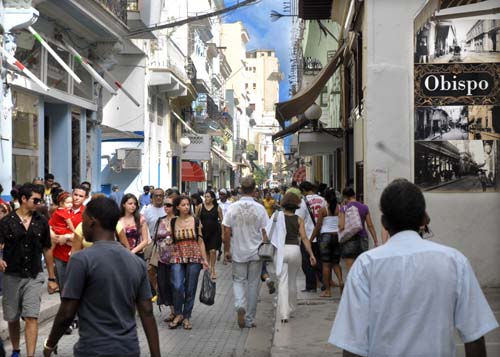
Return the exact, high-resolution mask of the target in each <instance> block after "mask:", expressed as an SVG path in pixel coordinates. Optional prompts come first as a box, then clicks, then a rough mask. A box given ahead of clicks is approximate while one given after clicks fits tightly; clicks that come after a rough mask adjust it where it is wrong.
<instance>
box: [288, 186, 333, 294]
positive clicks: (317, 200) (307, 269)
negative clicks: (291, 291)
mask: <svg viewBox="0 0 500 357" xmlns="http://www.w3.org/2000/svg"><path fill="white" fill-rule="evenodd" d="M314 189H315V186H314V185H313V184H312V183H310V182H308V181H304V182H302V183H301V184H300V190H301V192H302V194H303V197H302V201H301V202H300V208H299V209H298V210H297V211H296V212H295V214H296V215H297V216H299V217H302V219H303V220H304V226H305V229H306V234H307V237H308V238H309V239H310V240H311V248H312V250H313V252H314V256H315V258H316V261H317V265H316V267H313V266H311V263H310V261H309V253H307V251H306V250H305V248H304V247H303V245H302V244H301V245H300V252H301V253H302V271H303V272H304V275H305V276H306V288H305V290H302V291H307V292H315V291H316V283H317V280H319V281H321V275H322V274H321V270H322V267H321V261H320V254H319V246H318V242H317V239H316V237H311V234H312V232H313V230H314V226H315V225H316V220H317V219H318V212H319V210H320V209H321V208H324V207H326V201H325V199H324V198H323V197H321V196H320V195H317V194H316V193H314ZM306 201H307V203H306ZM308 206H309V208H308ZM311 214H312V216H314V220H313V218H312V217H311Z"/></svg>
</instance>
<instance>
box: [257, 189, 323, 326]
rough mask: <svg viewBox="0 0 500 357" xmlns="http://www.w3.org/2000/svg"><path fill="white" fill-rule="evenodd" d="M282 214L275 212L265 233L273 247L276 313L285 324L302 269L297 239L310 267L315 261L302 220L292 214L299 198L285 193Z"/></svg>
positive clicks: (289, 315) (295, 294)
mask: <svg viewBox="0 0 500 357" xmlns="http://www.w3.org/2000/svg"><path fill="white" fill-rule="evenodd" d="M281 207H282V208H283V209H284V212H283V211H276V212H275V213H274V215H273V217H272V219H271V220H270V222H269V223H268V224H267V227H266V232H267V234H268V235H269V239H270V240H271V243H272V244H273V245H274V246H275V247H276V254H275V259H274V261H275V265H276V275H277V276H278V278H279V285H278V314H279V316H280V318H281V322H282V323H286V322H288V319H289V318H290V317H291V316H292V313H293V312H294V311H295V309H296V308H297V274H298V272H299V269H300V266H301V260H302V255H301V253H300V248H299V239H300V241H301V242H302V244H303V245H304V249H305V250H306V251H307V253H308V254H309V261H310V264H311V266H315V265H316V258H315V257H314V253H313V251H312V248H311V242H310V241H309V239H308V238H307V235H306V231H305V228H304V220H303V219H302V218H301V217H299V216H297V215H296V214H295V210H297V209H298V208H299V207H300V198H299V197H298V196H297V195H295V194H293V193H287V194H285V196H283V199H282V200H281Z"/></svg>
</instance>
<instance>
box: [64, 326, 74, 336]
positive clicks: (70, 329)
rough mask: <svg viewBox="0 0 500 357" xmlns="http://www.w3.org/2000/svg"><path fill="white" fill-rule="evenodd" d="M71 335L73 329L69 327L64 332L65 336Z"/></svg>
mask: <svg viewBox="0 0 500 357" xmlns="http://www.w3.org/2000/svg"><path fill="white" fill-rule="evenodd" d="M72 333H73V327H72V326H71V325H70V326H69V327H68V328H67V329H66V331H64V334H65V335H71V334H72Z"/></svg>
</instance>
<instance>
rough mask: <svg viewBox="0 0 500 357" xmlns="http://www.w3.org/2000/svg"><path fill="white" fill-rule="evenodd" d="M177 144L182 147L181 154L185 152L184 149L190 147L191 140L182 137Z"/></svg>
mask: <svg viewBox="0 0 500 357" xmlns="http://www.w3.org/2000/svg"><path fill="white" fill-rule="evenodd" d="M179 144H180V146H181V147H182V152H186V148H187V147H188V146H189V145H191V139H189V138H188V137H187V136H183V137H182V138H180V140H179Z"/></svg>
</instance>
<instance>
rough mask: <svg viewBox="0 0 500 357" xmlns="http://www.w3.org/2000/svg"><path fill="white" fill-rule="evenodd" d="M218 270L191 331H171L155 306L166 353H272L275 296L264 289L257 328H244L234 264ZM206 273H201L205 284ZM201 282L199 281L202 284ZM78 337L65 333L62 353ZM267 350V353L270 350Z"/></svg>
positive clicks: (42, 333) (41, 336)
mask: <svg viewBox="0 0 500 357" xmlns="http://www.w3.org/2000/svg"><path fill="white" fill-rule="evenodd" d="M216 270H217V276H218V278H217V295H216V298H215V304H214V305H212V306H207V305H203V304H201V303H200V302H199V299H198V296H199V293H200V289H199V286H198V290H197V293H196V295H197V297H196V300H195V305H194V310H193V316H192V319H191V323H192V324H193V329H192V330H191V331H187V330H184V329H182V328H180V327H179V328H177V329H176V330H170V329H168V327H167V323H166V322H164V321H163V319H165V318H166V316H167V314H168V312H167V309H166V308H164V307H162V311H161V312H160V310H159V309H158V307H157V306H155V308H154V311H155V318H156V322H157V325H158V333H159V337H160V348H161V354H162V356H186V357H187V356H200V357H205V356H214V357H218V356H221V357H226V356H227V357H239V356H263V357H264V356H268V355H269V354H268V351H270V349H271V338H272V323H273V321H274V315H273V314H272V311H273V307H272V298H273V297H274V295H269V293H268V291H267V289H266V288H265V287H263V288H262V289H261V297H260V302H259V305H258V306H257V322H256V323H257V328H253V329H248V328H245V329H240V328H239V327H238V325H237V323H236V312H235V310H234V305H233V290H232V281H231V265H223V264H222V263H218V264H217V266H216ZM201 277H202V273H201V274H200V283H201ZM198 285H199V284H198ZM52 322H53V319H51V320H49V321H48V322H46V323H44V324H43V325H42V326H41V327H40V328H39V332H38V341H37V347H36V351H37V356H40V355H41V352H42V350H43V342H44V340H45V338H46V337H47V336H48V335H49V333H50V329H51V328H52ZM137 331H138V334H139V342H140V346H141V356H148V355H149V349H148V344H147V340H146V337H145V335H144V330H143V329H142V325H141V322H140V320H139V318H138V319H137ZM77 340H78V330H75V331H73V334H71V335H64V336H63V337H62V338H61V340H60V341H59V344H58V353H59V354H58V355H59V356H63V357H66V356H72V355H73V345H74V344H75V343H76V342H77ZM5 349H6V350H7V351H10V350H11V346H10V344H9V343H8V342H7V343H6V345H5ZM21 350H22V351H26V345H25V343H24V337H23V338H21ZM266 351H267V352H266Z"/></svg>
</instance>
